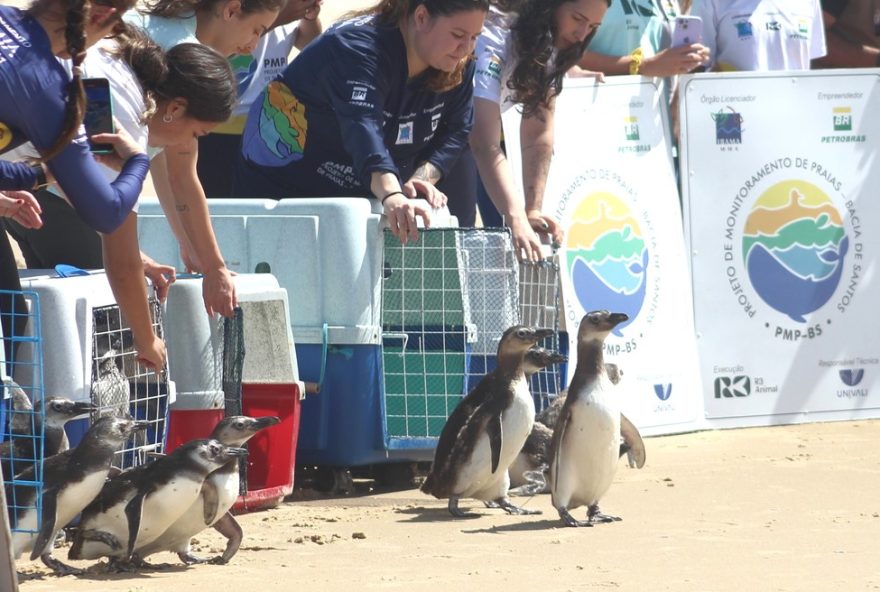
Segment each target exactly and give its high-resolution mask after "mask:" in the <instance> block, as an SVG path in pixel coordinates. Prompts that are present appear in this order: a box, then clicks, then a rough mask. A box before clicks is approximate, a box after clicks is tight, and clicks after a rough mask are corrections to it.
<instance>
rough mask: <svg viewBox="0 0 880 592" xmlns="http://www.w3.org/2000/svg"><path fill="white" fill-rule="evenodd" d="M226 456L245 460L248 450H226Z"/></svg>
mask: <svg viewBox="0 0 880 592" xmlns="http://www.w3.org/2000/svg"><path fill="white" fill-rule="evenodd" d="M224 454H225V455H226V456H229V457H238V458H244V457H245V456H247V455H248V451H247V448H226V450H225V451H224Z"/></svg>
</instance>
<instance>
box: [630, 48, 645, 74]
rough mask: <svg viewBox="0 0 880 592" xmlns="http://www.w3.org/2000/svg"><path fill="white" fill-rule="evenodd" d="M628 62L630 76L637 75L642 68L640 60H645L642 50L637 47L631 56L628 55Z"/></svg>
mask: <svg viewBox="0 0 880 592" xmlns="http://www.w3.org/2000/svg"><path fill="white" fill-rule="evenodd" d="M629 58H630V62H629V73H630V75H631V76H635V75H636V74H638V73H639V70H641V68H642V60H644V59H645V56H644V55H643V54H642V48H641V47H637V48H635V49H634V50H633V52H632V53H631V54H629Z"/></svg>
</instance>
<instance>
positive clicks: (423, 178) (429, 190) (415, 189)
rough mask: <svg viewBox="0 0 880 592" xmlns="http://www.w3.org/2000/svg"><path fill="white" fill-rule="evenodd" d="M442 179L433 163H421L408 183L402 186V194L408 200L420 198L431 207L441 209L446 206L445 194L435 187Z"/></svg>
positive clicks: (441, 174)
mask: <svg viewBox="0 0 880 592" xmlns="http://www.w3.org/2000/svg"><path fill="white" fill-rule="evenodd" d="M442 177H443V173H441V172H440V169H438V168H437V167H436V166H434V164H433V163H430V162H423V163H422V164H420V165H419V166H418V167H417V168H416V170H415V171H414V172H413V174H412V177H410V178H409V181H407V182H406V183H404V184H403V192H404V193H405V194H406V196H407V197H409V198H410V199H413V198H416V197H420V198H423V199H426V200H427V201H428V203H429V204H431V207H434V208H442V207H443V206H445V205H446V201H447V200H446V194H445V193H443V192H442V191H439V190H438V189H437V188H436V187H435V185H437V183H439V182H440V179H441V178H442Z"/></svg>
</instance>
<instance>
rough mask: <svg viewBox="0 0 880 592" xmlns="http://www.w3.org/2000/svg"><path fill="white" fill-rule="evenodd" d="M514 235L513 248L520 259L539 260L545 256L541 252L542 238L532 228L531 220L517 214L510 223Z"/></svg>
mask: <svg viewBox="0 0 880 592" xmlns="http://www.w3.org/2000/svg"><path fill="white" fill-rule="evenodd" d="M508 226H510V232H511V234H512V235H513V248H514V252H515V253H516V257H517V259H519V260H520V261H532V262H535V263H536V262H538V261H540V260H541V259H542V258H543V254H542V253H541V240H540V239H539V238H538V235H537V234H535V231H534V230H533V229H532V226H531V224H530V221H529V220H528V219H527V218H525V217H521V216H517V217H515V218H513V219H512V220H510V222H509V223H508Z"/></svg>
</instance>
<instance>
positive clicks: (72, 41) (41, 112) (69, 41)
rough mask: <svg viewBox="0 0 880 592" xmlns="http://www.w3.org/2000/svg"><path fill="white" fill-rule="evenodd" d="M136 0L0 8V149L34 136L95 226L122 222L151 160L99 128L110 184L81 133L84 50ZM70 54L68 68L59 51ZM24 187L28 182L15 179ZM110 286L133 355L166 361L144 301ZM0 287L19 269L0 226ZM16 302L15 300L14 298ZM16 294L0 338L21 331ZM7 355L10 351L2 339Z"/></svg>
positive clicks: (39, 177) (2, 305)
mask: <svg viewBox="0 0 880 592" xmlns="http://www.w3.org/2000/svg"><path fill="white" fill-rule="evenodd" d="M133 3H134V2H133V1H132V0H91V1H90V0H68V1H64V0H37V1H36V2H35V3H34V4H32V5H31V7H30V8H29V9H28V10H27V11H22V10H19V9H17V8H13V7H10V6H0V131H2V135H0V137H2V140H0V151H5V150H11V149H13V148H15V147H16V146H19V145H21V144H23V143H24V142H28V141H30V142H32V143H33V145H34V146H35V147H36V149H37V150H38V151H39V152H40V155H41V157H42V161H43V162H44V163H46V164H47V165H48V169H49V171H50V172H51V174H52V176H54V178H55V180H56V181H57V182H58V184H59V185H60V186H61V187H62V188H63V189H64V190H65V192H66V194H67V196H68V198H69V199H70V201H71V203H72V204H73V206H74V207H75V208H76V210H77V212H78V213H79V215H80V216H82V217H83V219H84V220H85V221H86V223H87V224H88V225H89V226H90V227H92V228H94V229H95V230H98V231H100V232H113V231H114V230H116V229H117V228H119V227H120V225H122V224H123V223H124V222H125V220H126V218H127V217H128V215H129V213H130V212H131V209H132V207H133V206H134V204H135V201H137V197H138V195H139V194H140V191H141V186H142V184H143V180H144V177H145V176H146V174H147V170H148V167H149V159H148V158H147V155H146V154H144V153H143V151H142V150H141V149H140V148H139V147H138V146H137V145H136V144H135V143H134V142H133V141H132V140H131V138H129V137H128V136H127V134H124V133H122V134H101V135H100V136H96V137H95V139H96V140H98V141H100V142H106V143H111V144H113V146H114V149H115V153H114V154H113V155H108V156H112V157H111V160H115V161H116V164H117V166H120V168H121V172H120V173H119V175H118V176H116V178H115V180H113V181H112V182H108V181H107V179H105V177H104V176H103V174H102V173H101V170H100V167H99V166H98V163H97V162H95V159H94V158H93V157H92V155H91V153H90V152H89V147H88V143H87V142H86V139H85V137H83V136H78V133H79V129H80V124H81V123H82V119H83V112H84V108H85V101H86V98H85V92H84V89H83V86H82V80H81V79H82V71H81V63H82V60H83V58H84V56H85V51H86V49H87V48H88V47H89V46H91V45H93V44H94V43H95V42H97V41H98V40H99V39H101V38H103V37H106V36H107V35H109V34H110V33H111V32H112V31H113V30H114V28H116V27H117V26H118V25H119V19H120V18H121V16H122V14H123V13H124V12H125V11H126V10H128V9H129V8H130V7H131V5H132V4H133ZM58 57H61V58H70V59H71V61H72V64H73V76H72V77H71V75H70V74H68V72H67V70H65V68H64V67H63V66H62V65H61V63H60V62H59V61H58V60H57V59H56V58H58ZM34 174H35V184H36V185H42V184H44V183H45V181H46V178H45V176H44V169H42V168H41V167H40V168H35V169H34ZM20 189H28V187H20ZM108 281H109V282H110V285H111V288H112V289H113V293H114V295H115V296H116V298H117V301H118V302H119V306H120V308H121V310H122V313H123V315H124V316H125V318H126V320H127V321H128V323H129V325H130V326H131V329H132V334H133V338H134V344H135V348H136V349H137V352H138V359H139V360H140V361H141V362H143V363H144V364H145V365H147V366H150V367H152V368H161V367H163V366H164V363H165V345H164V343H163V342H162V340H161V339H159V337H158V336H157V335H156V334H155V332H154V331H153V326H152V322H151V318H150V311H149V308H148V307H147V306H146V299H144V300H143V301H142V302H141V301H140V300H138V299H134V300H132V299H130V298H128V293H127V292H126V290H125V286H124V283H125V282H124V281H123V279H122V278H119V277H117V276H114V275H112V274H109V273H108ZM0 287H2V288H4V289H9V290H20V289H21V284H20V283H19V279H18V271H17V269H16V265H15V259H14V258H13V255H12V249H11V247H10V245H9V242H8V239H7V238H6V233H0ZM10 300H14V302H10ZM12 310H15V311H16V312H17V313H23V312H25V311H24V303H23V302H22V301H21V299H17V298H16V299H8V298H4V299H3V301H0V313H2V320H3V329H4V335H5V336H6V337H7V339H4V345H7V346H8V345H9V344H10V343H11V340H10V339H8V338H9V337H12V336H16V335H18V336H20V335H22V334H23V330H24V326H23V324H24V323H25V322H26V320H27V316H26V314H21V316H19V315H18V314H17V315H16V326H15V327H13V326H12V323H11V322H10V318H11V316H12V315H11V314H10V312H11V311H12ZM6 353H7V358H6V359H7V360H10V359H12V357H11V356H14V352H13V351H11V348H9V347H7V352H6Z"/></svg>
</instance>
